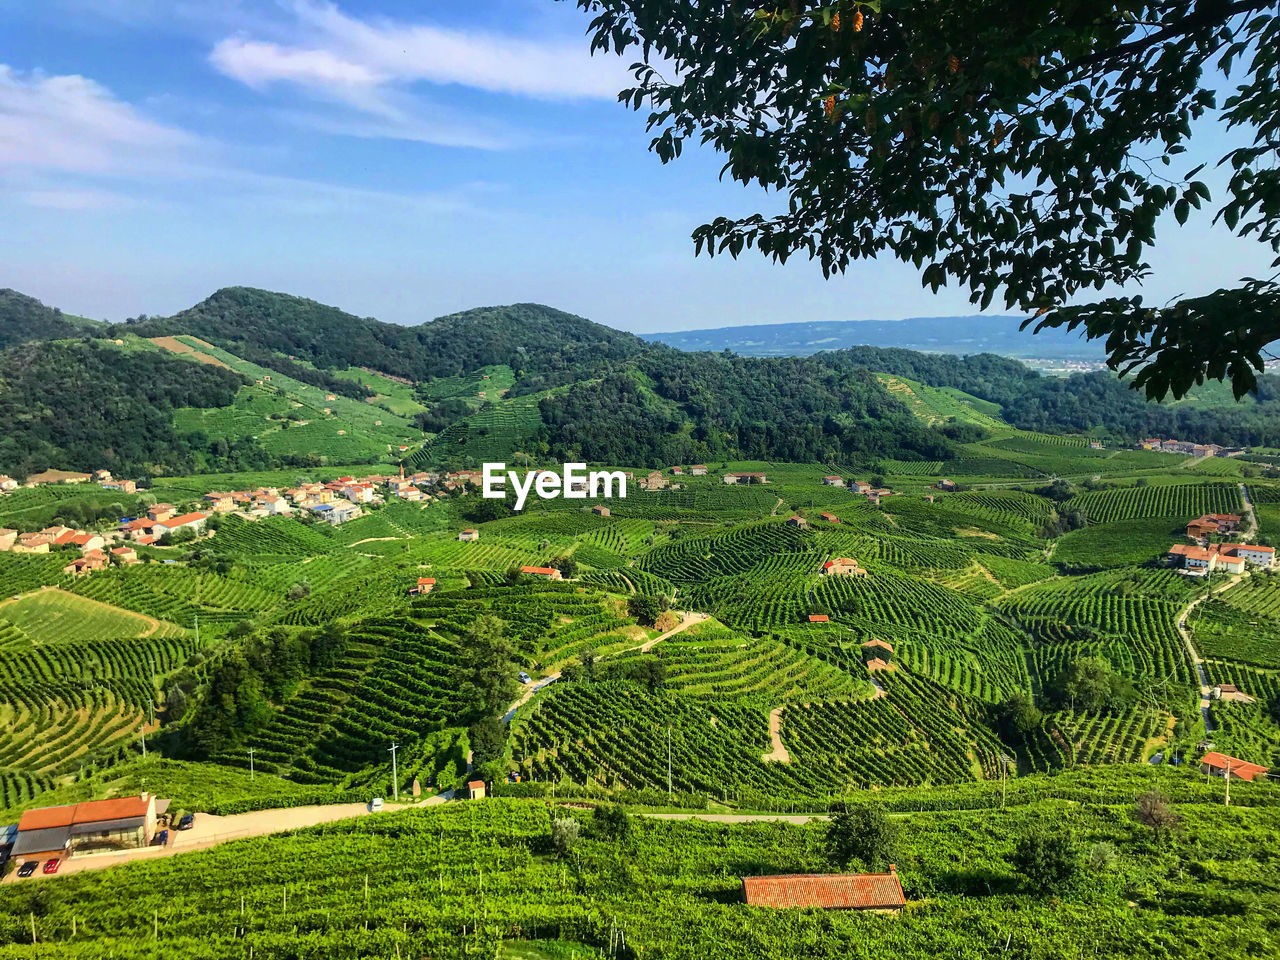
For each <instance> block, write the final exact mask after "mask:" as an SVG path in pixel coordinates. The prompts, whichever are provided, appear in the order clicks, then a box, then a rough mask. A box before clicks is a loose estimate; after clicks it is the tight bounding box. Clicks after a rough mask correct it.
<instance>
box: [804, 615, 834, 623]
mask: <svg viewBox="0 0 1280 960" xmlns="http://www.w3.org/2000/svg"><path fill="white" fill-rule="evenodd" d="M809 622H810V623H830V622H831V618H830V617H829V616H827V615H826V614H825V613H811V614H809Z"/></svg>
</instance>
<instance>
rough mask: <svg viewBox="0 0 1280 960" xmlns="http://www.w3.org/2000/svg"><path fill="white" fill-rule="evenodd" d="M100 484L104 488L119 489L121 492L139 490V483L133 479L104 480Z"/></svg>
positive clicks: (135, 491)
mask: <svg viewBox="0 0 1280 960" xmlns="http://www.w3.org/2000/svg"><path fill="white" fill-rule="evenodd" d="M99 486H100V487H102V489H103V490H119V491H120V492H121V493H137V492H138V485H137V484H136V483H134V482H133V481H132V480H104V481H102V483H100V484H99Z"/></svg>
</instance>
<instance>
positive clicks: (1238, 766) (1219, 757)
mask: <svg viewBox="0 0 1280 960" xmlns="http://www.w3.org/2000/svg"><path fill="white" fill-rule="evenodd" d="M1200 762H1201V763H1203V764H1207V765H1209V766H1211V767H1216V768H1218V769H1219V770H1230V771H1231V774H1232V776H1236V777H1239V778H1240V779H1241V780H1252V779H1253V778H1254V777H1256V776H1258V774H1260V773H1266V772H1267V768H1266V767H1263V766H1260V765H1258V764H1256V763H1250V762H1249V761H1248V760H1241V759H1239V758H1238V757H1230V756H1227V754H1225V753H1218V752H1217V751H1212V752H1210V753H1206V754H1205V755H1204V756H1203V757H1201V758H1200ZM19 825H21V824H19Z"/></svg>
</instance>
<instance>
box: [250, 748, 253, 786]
mask: <svg viewBox="0 0 1280 960" xmlns="http://www.w3.org/2000/svg"><path fill="white" fill-rule="evenodd" d="M253 749H254V748H253V747H250V748H249V779H250V780H252V779H253Z"/></svg>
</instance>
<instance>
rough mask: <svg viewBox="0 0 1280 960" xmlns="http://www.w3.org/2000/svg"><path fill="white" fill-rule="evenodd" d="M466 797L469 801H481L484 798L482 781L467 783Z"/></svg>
mask: <svg viewBox="0 0 1280 960" xmlns="http://www.w3.org/2000/svg"><path fill="white" fill-rule="evenodd" d="M467 797H468V798H469V799H471V800H483V799H484V798H485V791H484V781H483V780H470V781H468V782H467Z"/></svg>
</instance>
